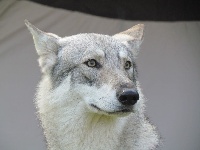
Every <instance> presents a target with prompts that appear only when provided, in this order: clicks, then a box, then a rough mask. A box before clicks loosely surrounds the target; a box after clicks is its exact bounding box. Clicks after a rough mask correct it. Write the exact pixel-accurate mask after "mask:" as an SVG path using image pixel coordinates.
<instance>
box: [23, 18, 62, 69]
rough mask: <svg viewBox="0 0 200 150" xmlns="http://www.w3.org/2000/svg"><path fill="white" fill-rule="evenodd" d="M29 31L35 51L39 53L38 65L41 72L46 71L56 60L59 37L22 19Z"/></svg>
mask: <svg viewBox="0 0 200 150" xmlns="http://www.w3.org/2000/svg"><path fill="white" fill-rule="evenodd" d="M24 22H25V24H26V26H27V27H28V29H29V31H30V32H31V34H32V35H33V40H34V44H35V48H36V51H37V53H38V55H39V60H38V61H39V65H40V67H41V70H42V72H43V73H47V72H48V71H50V70H51V69H52V67H53V65H54V64H55V63H56V62H57V52H58V48H59V43H58V42H59V39H60V37H59V36H57V35H55V34H52V33H46V32H43V31H41V30H39V29H38V28H36V27H35V26H34V25H32V24H31V23H30V22H28V20H25V21H24Z"/></svg>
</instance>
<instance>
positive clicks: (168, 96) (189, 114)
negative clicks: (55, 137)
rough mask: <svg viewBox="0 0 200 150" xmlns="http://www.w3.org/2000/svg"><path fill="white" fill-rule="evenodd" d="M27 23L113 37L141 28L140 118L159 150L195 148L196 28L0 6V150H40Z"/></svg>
mask: <svg viewBox="0 0 200 150" xmlns="http://www.w3.org/2000/svg"><path fill="white" fill-rule="evenodd" d="M24 19H28V20H29V21H30V22H32V23H33V24H34V25H36V26H37V27H39V28H40V29H42V30H45V31H47V32H53V33H56V34H58V35H60V36H69V35H73V34H77V33H81V32H82V33H83V32H95V33H101V34H109V35H112V34H115V33H117V32H120V31H123V30H125V29H128V28H129V27H132V26H133V25H135V24H137V23H144V24H145V26H146V32H145V40H144V43H143V45H142V47H141V52H140V54H139V57H138V60H137V63H138V68H139V79H140V82H141V84H142V88H143V90H144V93H145V96H146V97H147V98H148V99H149V101H148V102H147V114H148V116H150V119H151V120H152V121H153V122H154V124H156V125H157V126H158V129H159V131H160V133H161V135H162V137H163V139H164V144H163V146H162V147H161V148H160V149H162V150H189V149H190V150H199V149H200V142H199V139H200V109H199V107H200V98H199V97H200V59H199V56H200V48H199V47H200V22H172V23H167V22H149V21H147V22H140V21H124V20H115V19H110V18H102V17H97V16H91V15H87V14H83V13H78V12H73V11H66V10H61V9H55V8H50V7H46V6H42V5H39V4H35V3H32V2H27V1H14V0H9V1H6V0H3V1H1V2H0V149H1V150H45V149H46V148H45V141H44V138H43V135H42V130H41V129H40V127H39V122H38V120H37V119H36V114H35V108H34V104H33V99H34V93H35V87H36V85H37V83H38V81H39V79H40V71H39V67H38V63H37V61H36V60H37V55H36V52H35V49H34V45H33V41H32V37H31V35H30V33H29V32H28V30H27V29H26V27H25V25H24V22H23V21H24Z"/></svg>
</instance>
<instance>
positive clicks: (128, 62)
mask: <svg viewBox="0 0 200 150" xmlns="http://www.w3.org/2000/svg"><path fill="white" fill-rule="evenodd" d="M124 68H125V69H127V70H128V69H130V68H131V62H130V61H126V63H125V66H124Z"/></svg>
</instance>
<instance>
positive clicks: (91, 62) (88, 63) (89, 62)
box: [85, 59, 97, 67]
mask: <svg viewBox="0 0 200 150" xmlns="http://www.w3.org/2000/svg"><path fill="white" fill-rule="evenodd" d="M85 64H86V65H87V66H88V67H96V66H97V61H96V60H94V59H89V60H88V61H86V62H85Z"/></svg>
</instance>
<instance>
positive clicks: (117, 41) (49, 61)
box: [25, 21, 144, 115]
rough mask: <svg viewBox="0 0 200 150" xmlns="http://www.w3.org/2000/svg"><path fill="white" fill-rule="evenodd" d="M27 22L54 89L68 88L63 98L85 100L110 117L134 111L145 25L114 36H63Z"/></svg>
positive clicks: (45, 74)
mask: <svg viewBox="0 0 200 150" xmlns="http://www.w3.org/2000/svg"><path fill="white" fill-rule="evenodd" d="M25 24H26V25H27V27H28V29H29V30H30V32H31V33H32V35H33V39H34V43H35V47H36V50H37V53H38V55H39V65H40V67H41V71H42V73H43V75H44V76H48V77H49V78H50V79H51V86H52V87H51V91H56V90H58V89H60V91H63V92H60V93H59V94H60V95H61V96H62V97H65V98H62V101H66V103H67V102H68V101H73V102H76V101H77V103H78V102H79V101H80V100H82V103H84V105H85V106H86V108H87V109H88V110H89V111H91V112H95V113H99V114H106V115H124V114H129V113H130V112H132V111H133V110H134V107H135V105H137V101H139V99H140V98H139V97H140V96H139V92H138V90H139V89H138V85H137V69H136V64H135V58H136V56H137V54H138V51H139V46H140V44H141V43H142V40H143V29H144V26H143V25H141V24H139V25H136V26H134V27H132V28H130V29H129V30H126V31H124V32H121V33H118V34H116V35H114V36H108V35H100V34H94V33H88V34H87V33H85V34H78V35H73V36H69V37H64V38H61V37H59V36H57V35H55V34H52V33H45V32H43V31H41V30H39V29H37V28H36V27H35V26H33V25H32V24H30V23H29V22H28V21H25ZM66 84H67V87H68V88H66V89H63V87H64V86H65V85H66ZM61 88H62V90H61ZM66 91H67V92H66ZM69 91H70V94H72V95H73V96H72V97H73V98H72V97H71V98H69ZM66 93H68V95H65V94H66ZM70 99H71V100H70Z"/></svg>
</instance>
